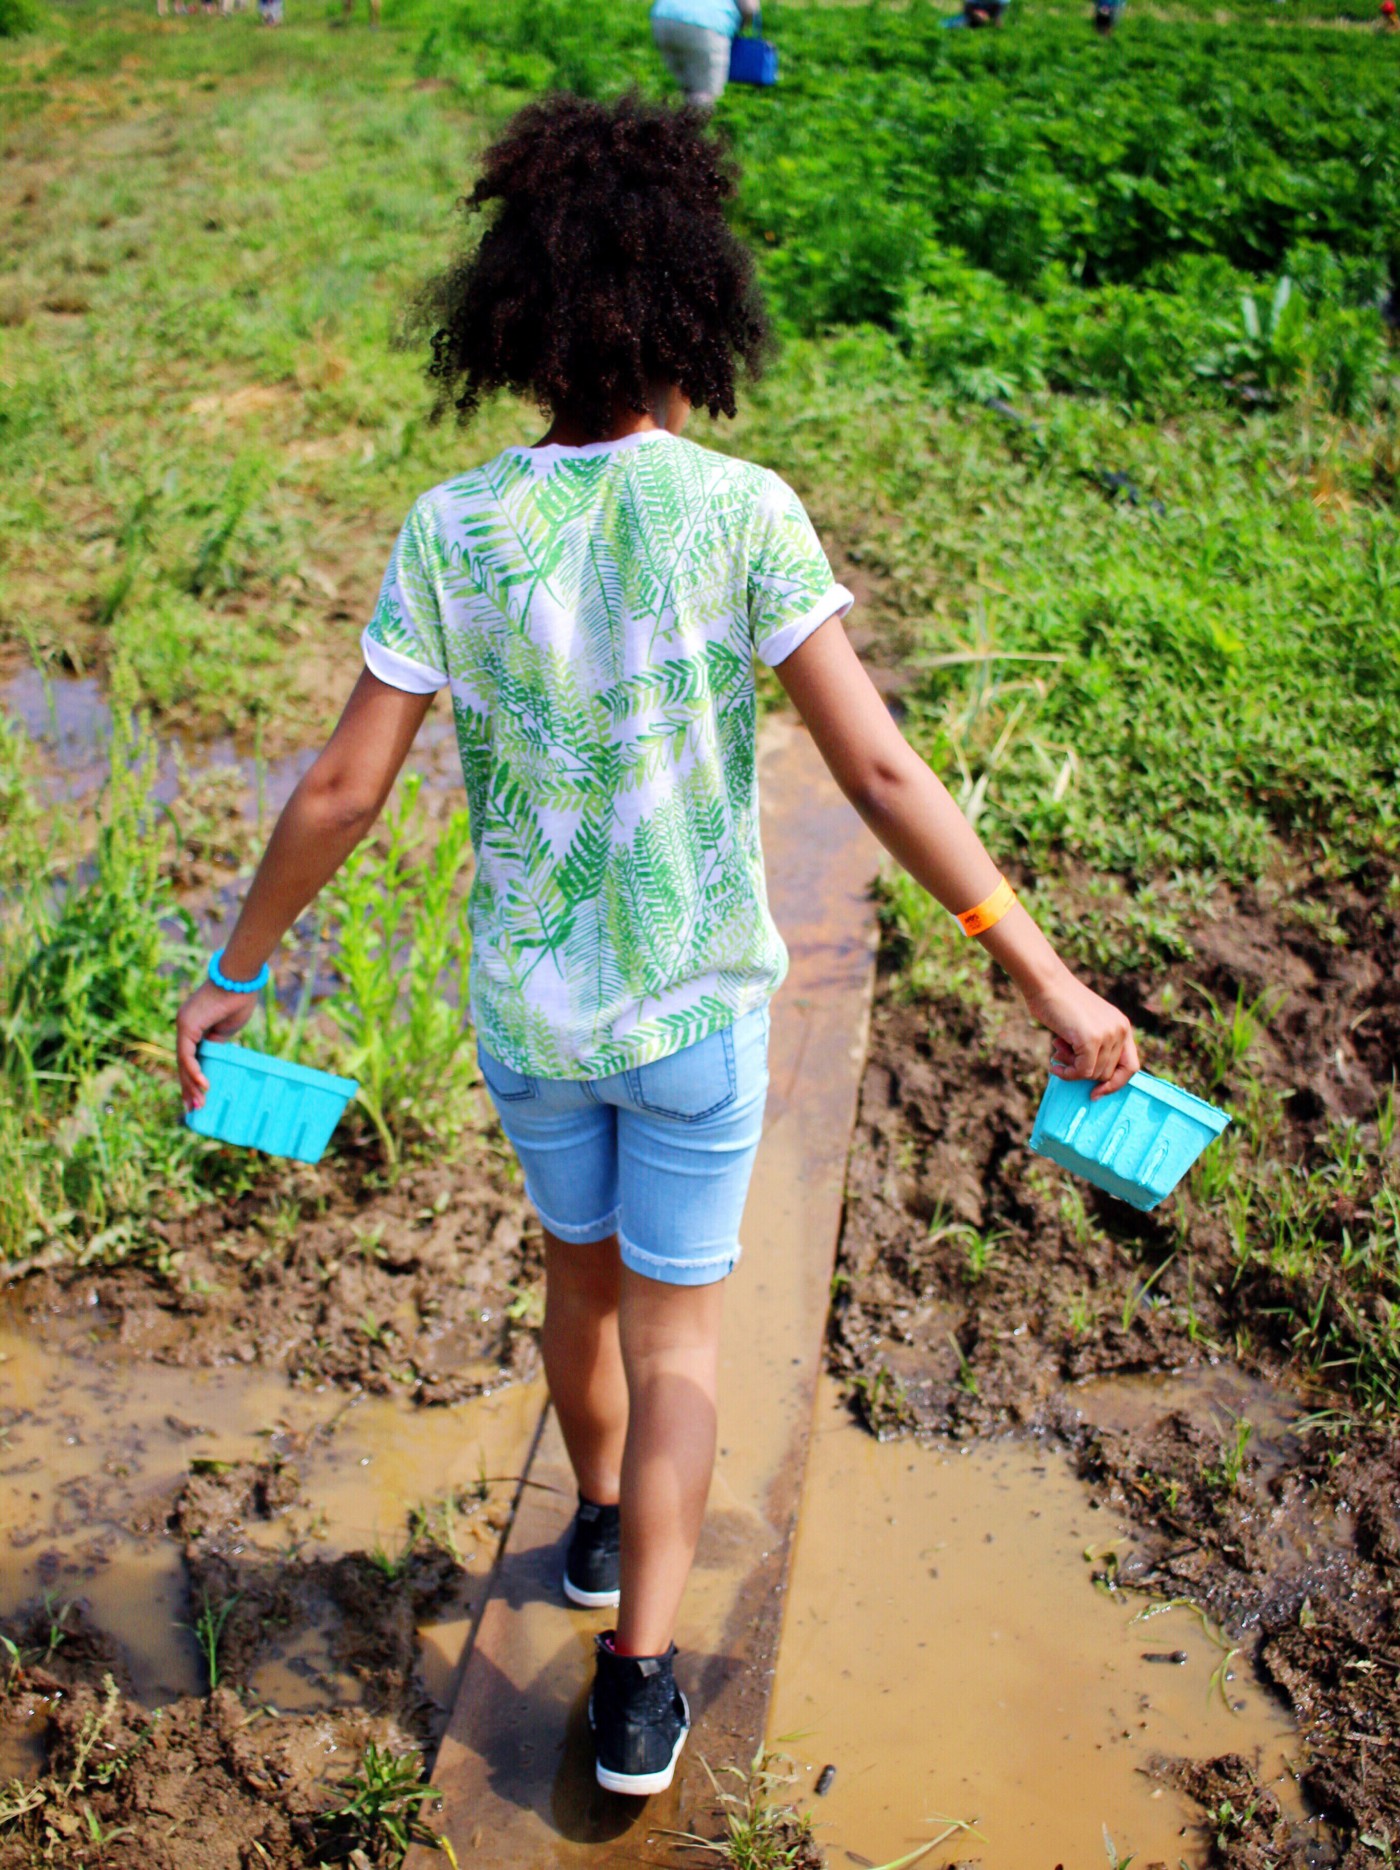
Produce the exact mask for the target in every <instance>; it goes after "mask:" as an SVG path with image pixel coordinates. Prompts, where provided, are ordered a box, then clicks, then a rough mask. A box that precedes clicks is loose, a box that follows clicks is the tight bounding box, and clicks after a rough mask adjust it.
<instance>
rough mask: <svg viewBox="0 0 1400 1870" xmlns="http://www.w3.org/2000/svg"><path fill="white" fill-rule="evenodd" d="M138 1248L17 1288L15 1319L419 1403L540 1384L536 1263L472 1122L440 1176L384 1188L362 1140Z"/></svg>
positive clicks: (535, 1233) (498, 1170)
mask: <svg viewBox="0 0 1400 1870" xmlns="http://www.w3.org/2000/svg"><path fill="white" fill-rule="evenodd" d="M151 1232H152V1233H153V1235H154V1236H155V1238H156V1240H157V1242H158V1243H159V1244H158V1247H157V1250H156V1253H155V1254H154V1255H153V1256H152V1258H150V1259H146V1260H143V1261H140V1262H133V1261H127V1262H123V1263H121V1264H118V1265H116V1266H112V1267H89V1268H86V1269H74V1268H73V1267H71V1266H56V1267H51V1268H49V1269H47V1270H41V1271H38V1272H34V1273H31V1274H29V1275H28V1276H27V1277H26V1278H25V1279H24V1280H23V1281H22V1283H21V1286H20V1289H19V1297H20V1299H21V1302H22V1304H23V1306H24V1309H25V1311H26V1312H27V1313H28V1314H29V1316H30V1317H31V1318H32V1319H33V1320H34V1322H35V1324H36V1326H38V1327H39V1328H41V1329H42V1328H43V1326H44V1324H45V1321H49V1322H54V1321H61V1320H64V1319H71V1318H74V1317H78V1316H82V1317H85V1318H87V1319H95V1320H96V1321H98V1328H99V1333H100V1335H101V1336H103V1337H104V1338H106V1339H108V1340H109V1341H110V1340H115V1342H116V1343H118V1344H119V1345H120V1346H121V1347H122V1348H123V1349H124V1350H126V1351H128V1352H131V1353H133V1354H135V1355H139V1356H142V1357H146V1358H149V1359H151V1360H152V1361H153V1362H156V1363H163V1364H173V1365H180V1366H190V1365H209V1364H219V1363H230V1362H238V1363H258V1364H262V1365H267V1366H270V1367H274V1368H281V1369H284V1370H285V1371H286V1372H287V1374H288V1376H289V1377H291V1378H292V1379H293V1380H294V1381H298V1382H331V1383H335V1384H338V1385H340V1386H342V1387H344V1388H364V1389H366V1390H369V1391H371V1392H373V1393H376V1394H385V1393H389V1392H397V1393H401V1394H406V1395H409V1396H411V1397H412V1398H413V1399H414V1401H416V1402H420V1403H450V1402H457V1401H460V1400H462V1399H463V1398H465V1397H468V1396H475V1395H480V1394H482V1393H483V1392H486V1391H489V1390H491V1389H493V1388H496V1387H498V1386H499V1385H500V1384H501V1383H503V1382H513V1381H516V1380H518V1379H522V1378H526V1377H529V1376H533V1375H534V1373H535V1369H536V1365H537V1360H538V1354H537V1349H536V1339H535V1331H534V1326H535V1324H536V1323H537V1322H538V1318H539V1315H540V1308H541V1305H542V1292H543V1264H544V1262H543V1257H542V1254H543V1248H542V1243H541V1240H540V1236H539V1230H538V1228H537V1227H535V1226H534V1225H533V1223H532V1222H531V1220H530V1218H529V1215H528V1212H527V1208H526V1203H525V1199H524V1195H523V1192H522V1190H521V1186H520V1181H519V1177H518V1173H517V1172H516V1171H515V1169H514V1167H513V1164H512V1163H511V1162H510V1160H509V1158H508V1157H507V1155H506V1154H505V1152H504V1149H503V1147H502V1146H501V1145H500V1144H499V1142H498V1141H496V1140H494V1138H493V1133H492V1132H491V1131H490V1130H489V1129H488V1127H487V1123H486V1117H485V1110H484V1108H483V1111H482V1124H481V1130H480V1133H479V1135H478V1136H477V1137H476V1138H475V1140H469V1141H468V1143H467V1146H466V1149H465V1153H464V1154H463V1155H462V1156H461V1157H460V1158H458V1159H456V1160H454V1161H453V1162H452V1163H451V1165H450V1166H442V1165H437V1164H431V1163H428V1164H420V1165H416V1166H412V1167H410V1168H409V1169H408V1170H407V1171H406V1172H405V1173H404V1174H403V1175H402V1176H401V1177H400V1178H399V1179H398V1180H397V1181H394V1182H392V1183H391V1184H390V1185H388V1186H385V1178H384V1176H383V1174H382V1172H381V1171H380V1168H379V1164H378V1158H377V1155H376V1153H375V1151H374V1149H373V1147H372V1145H371V1144H370V1143H369V1142H368V1141H366V1142H364V1143H363V1144H362V1145H361V1146H359V1147H351V1148H349V1149H346V1150H342V1151H340V1152H338V1153H337V1154H336V1155H335V1156H334V1157H333V1158H328V1159H327V1161H326V1162H324V1163H321V1164H317V1165H316V1166H315V1167H304V1166H298V1167H293V1166H290V1165H288V1166H286V1167H269V1169H268V1170H267V1172H266V1173H265V1174H263V1175H261V1176H260V1177H259V1179H258V1181H257V1183H256V1184H255V1185H254V1186H253V1187H252V1188H250V1189H249V1190H248V1191H247V1192H246V1193H245V1194H243V1195H242V1196H240V1197H239V1198H238V1199H237V1200H235V1201H234V1202H232V1203H231V1204H230V1205H229V1206H227V1207H225V1208H218V1207H214V1206H208V1207H204V1208H200V1209H196V1210H195V1211H194V1212H192V1213H189V1214H186V1215H182V1216H178V1217H175V1218H172V1219H169V1220H156V1221H153V1222H152V1223H151Z"/></svg>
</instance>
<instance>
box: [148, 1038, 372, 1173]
mask: <svg viewBox="0 0 1400 1870" xmlns="http://www.w3.org/2000/svg"><path fill="white" fill-rule="evenodd" d="M199 1062H200V1064H201V1065H202V1066H203V1067H204V1075H205V1077H206V1078H207V1079H208V1080H209V1092H208V1095H207V1096H206V1098H205V1100H204V1107H203V1109H202V1110H191V1111H187V1112H186V1113H185V1122H186V1123H187V1124H188V1125H189V1127H190V1128H191V1129H192V1130H196V1131H198V1133H199V1134H200V1135H201V1136H212V1137H214V1138H216V1139H217V1141H219V1142H221V1143H234V1144H236V1145H237V1146H238V1147H239V1148H240V1149H263V1150H266V1151H267V1153H268V1155H270V1156H290V1157H291V1158H292V1160H293V1161H294V1162H319V1161H320V1160H321V1157H322V1154H323V1153H324V1151H325V1147H326V1144H327V1143H328V1142H329V1141H330V1140H331V1132H332V1130H334V1128H335V1126H336V1124H337V1123H339V1121H340V1113H341V1112H342V1111H343V1110H344V1109H345V1106H346V1105H347V1104H348V1103H349V1101H350V1099H351V1098H352V1097H353V1096H354V1095H355V1093H356V1091H358V1090H359V1088H360V1087H359V1085H358V1084H357V1083H356V1082H355V1080H354V1079H353V1078H337V1077H336V1076H335V1075H334V1074H333V1073H332V1072H329V1071H313V1070H312V1069H311V1068H310V1066H309V1065H293V1064H291V1063H290V1062H289V1061H288V1060H287V1059H285V1058H269V1057H268V1056H267V1054H266V1053H263V1052H254V1051H251V1050H250V1049H249V1048H248V1047H247V1046H246V1045H223V1044H220V1043H218V1042H217V1041H215V1040H213V1039H205V1040H204V1041H203V1042H202V1043H201V1045H200V1047H199Z"/></svg>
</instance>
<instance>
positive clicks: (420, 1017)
mask: <svg viewBox="0 0 1400 1870" xmlns="http://www.w3.org/2000/svg"><path fill="white" fill-rule="evenodd" d="M420 790H421V781H420V780H419V779H418V778H417V777H416V776H413V777H410V778H409V779H408V780H407V781H406V782H405V784H404V787H403V792H402V797H401V799H400V801H399V804H398V806H397V807H396V808H395V810H394V811H393V812H392V813H391V814H390V816H389V818H388V820H387V821H386V824H385V828H384V837H383V839H382V840H381V841H380V842H379V843H377V844H366V845H362V846H361V848H360V849H359V850H358V851H357V852H356V853H355V855H354V856H353V857H352V858H351V859H350V861H349V863H348V864H347V865H346V866H345V869H344V870H343V871H342V873H341V875H340V878H339V879H338V881H337V884H336V886H335V914H336V919H337V922H338V925H339V935H340V945H339V949H338V951H337V954H336V968H337V971H338V973H339V975H340V977H341V980H342V982H343V984H344V986H343V992H342V993H341V994H340V995H338V996H337V997H336V998H335V999H334V1000H332V1002H331V1003H330V1006H329V1009H328V1010H329V1013H330V1017H331V1018H332V1020H333V1021H334V1022H335V1024H336V1026H337V1027H338V1028H339V1031H340V1034H341V1038H342V1049H341V1051H340V1052H339V1054H338V1057H337V1068H338V1069H339V1070H342V1071H344V1072H345V1073H346V1074H347V1075H348V1076H351V1077H354V1078H358V1079H359V1082H360V1093H359V1096H360V1102H361V1104H363V1106H364V1108H365V1109H366V1111H367V1112H368V1113H369V1117H370V1120H371V1121H372V1123H373V1124H374V1127H375V1130H376V1131H377V1133H378V1135H379V1139H380V1142H381V1144H382V1146H383V1149H384V1153H385V1155H386V1157H387V1158H388V1159H389V1160H390V1161H391V1162H392V1161H397V1160H398V1158H399V1156H400V1154H401V1152H402V1149H403V1147H404V1144H405V1143H406V1142H407V1141H408V1140H410V1139H411V1138H413V1137H414V1136H422V1135H432V1134H439V1135H441V1134H450V1133H451V1132H452V1131H453V1130H454V1129H455V1127H456V1125H457V1123H458V1122H459V1121H460V1117H461V1114H462V1108H463V1106H462V1095H463V1093H464V1092H465V1090H466V1089H467V1087H468V1086H469V1085H470V1084H471V1083H473V1082H474V1079H475V1064H474V1059H473V1053H472V1051H471V1048H470V1045H469V1041H470V1036H471V1030H470V1026H469V1024H468V1021H467V1017H466V1012H465V1008H464V1006H463V1005H462V1004H461V1001H463V1000H465V987H466V975H467V964H468V959H469V957H470V954H471V940H470V936H469V934H468V930H467V903H466V897H465V895H464V893H463V891H462V880H463V876H462V873H463V867H464V864H465V862H466V858H467V852H468V850H469V848H470V841H471V839H470V829H469V821H468V816H467V813H466V812H465V811H459V812H454V813H453V814H452V815H451V816H450V818H449V819H448V820H447V822H446V824H445V825H444V826H443V827H442V828H441V830H440V831H439V833H438V835H437V837H436V839H435V840H434V841H433V842H432V843H431V845H430V846H427V847H425V845H424V841H423V840H424V835H425V830H426V827H425V825H424V823H423V819H422V815H421V810H420V805H419V792H420ZM449 985H450V987H451V988H452V989H454V990H455V991H454V996H453V998H452V999H448V998H447V997H446V996H445V994H444V988H445V987H448V986H449Z"/></svg>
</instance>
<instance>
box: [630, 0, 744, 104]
mask: <svg viewBox="0 0 1400 1870" xmlns="http://www.w3.org/2000/svg"><path fill="white" fill-rule="evenodd" d="M757 13H758V0H653V5H652V9H651V36H652V40H653V43H654V44H655V46H656V49H657V51H658V52H659V53H660V54H661V57H662V59H663V61H664V62H665V65H666V69H667V70H668V71H669V72H670V74H671V76H672V77H673V78H674V79H675V81H676V83H677V84H678V85H679V86H680V88H681V89H682V91H684V92H685V96H686V102H687V103H689V104H700V105H712V104H717V103H718V102H719V100H720V98H721V96H722V95H723V93H724V87H725V85H726V84H728V82H729V51H730V47H731V46H732V45H733V43H734V35H735V34H736V33H737V32H738V30H739V28H740V26H741V25H742V24H743V23H744V22H745V21H747V20H752V19H754V18H755V17H756V16H757Z"/></svg>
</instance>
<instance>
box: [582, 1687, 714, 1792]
mask: <svg viewBox="0 0 1400 1870" xmlns="http://www.w3.org/2000/svg"><path fill="white" fill-rule="evenodd" d="M681 1706H682V1707H683V1708H684V1709H685V1726H684V1727H683V1728H682V1729H681V1731H680V1732H679V1733H678V1734H677V1735H676V1744H675V1746H674V1747H672V1749H671V1757H670V1759H669V1760H668V1761H667V1762H666V1764H665V1765H664V1766H663V1767H661V1768H660V1770H659V1771H658V1772H654V1773H614V1772H611V1771H609V1769H608V1768H607V1767H606V1766H604V1765H603V1763H602V1761H601V1760H600V1761H598V1762H597V1764H596V1766H595V1767H594V1771H595V1773H596V1774H597V1778H598V1784H599V1785H600V1786H601V1787H602V1788H603V1790H604V1792H625V1793H626V1794H627V1795H628V1796H629V1797H630V1798H634V1799H645V1798H650V1796H651V1794H652V1793H653V1792H664V1791H665V1790H666V1788H667V1786H669V1785H670V1783H671V1781H672V1779H673V1778H674V1777H675V1773H676V1761H677V1760H678V1759H679V1758H680V1757H681V1748H682V1747H683V1746H684V1745H685V1743H686V1741H687V1739H688V1738H689V1736H690V1703H689V1702H688V1701H687V1700H686V1698H685V1696H684V1695H682V1696H681ZM592 1714H593V1706H592V1700H591V1698H590V1701H589V1721H590V1725H591V1723H592Z"/></svg>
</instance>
